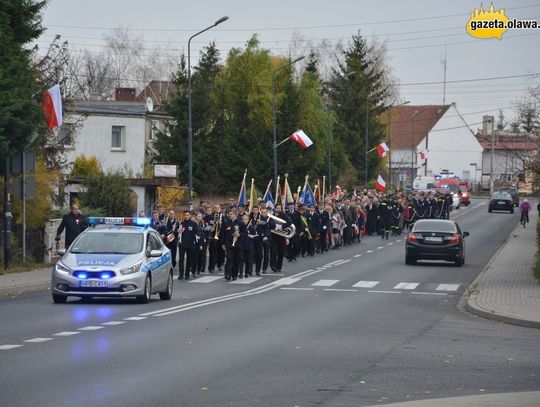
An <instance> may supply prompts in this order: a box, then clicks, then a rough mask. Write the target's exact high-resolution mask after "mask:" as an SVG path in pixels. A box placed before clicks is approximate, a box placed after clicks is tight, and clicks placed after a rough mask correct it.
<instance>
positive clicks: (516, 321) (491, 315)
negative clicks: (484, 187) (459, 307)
mask: <svg viewBox="0 0 540 407" xmlns="http://www.w3.org/2000/svg"><path fill="white" fill-rule="evenodd" d="M520 226H521V225H520V224H517V225H516V227H515V228H514V229H512V232H510V235H509V236H508V238H507V239H506V241H505V242H504V244H503V245H502V246H501V247H499V249H498V250H497V251H496V252H495V254H494V255H493V257H492V258H491V259H490V260H489V262H488V264H486V266H485V267H484V269H483V270H482V271H481V272H480V274H478V276H477V277H476V278H475V279H474V280H473V282H472V283H471V285H470V286H469V287H468V288H467V289H466V290H465V292H464V293H463V296H462V298H463V297H466V300H465V301H463V302H464V303H465V304H464V305H465V309H466V310H467V311H468V312H470V313H471V314H474V315H476V316H479V317H482V318H485V319H490V320H494V321H498V322H504V323H507V324H512V325H518V326H524V327H527V328H540V322H538V321H531V320H528V319H521V318H519V317H514V316H510V315H506V314H502V313H499V312H496V311H493V310H489V309H486V308H484V307H481V306H480V305H478V303H477V302H476V298H477V296H478V290H477V289H476V287H477V285H478V281H479V280H481V279H482V278H484V275H485V273H487V272H488V271H489V269H490V267H491V265H492V264H493V262H494V261H495V259H496V258H497V257H498V256H499V255H500V254H501V251H502V250H503V249H504V248H505V247H506V246H507V245H508V243H509V242H510V239H511V238H512V236H513V235H514V233H515V232H516V230H517V229H518V228H519V227H520ZM467 296H468V297H467ZM459 302H460V303H463V302H462V301H461V300H460V301H459Z"/></svg>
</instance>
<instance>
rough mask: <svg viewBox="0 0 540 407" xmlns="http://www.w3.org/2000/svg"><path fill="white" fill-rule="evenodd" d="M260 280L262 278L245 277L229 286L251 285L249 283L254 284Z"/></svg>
mask: <svg viewBox="0 0 540 407" xmlns="http://www.w3.org/2000/svg"><path fill="white" fill-rule="evenodd" d="M261 278H262V277H247V278H242V279H240V280H236V281H231V283H230V284H251V283H254V282H255V281H258V280H260V279H261Z"/></svg>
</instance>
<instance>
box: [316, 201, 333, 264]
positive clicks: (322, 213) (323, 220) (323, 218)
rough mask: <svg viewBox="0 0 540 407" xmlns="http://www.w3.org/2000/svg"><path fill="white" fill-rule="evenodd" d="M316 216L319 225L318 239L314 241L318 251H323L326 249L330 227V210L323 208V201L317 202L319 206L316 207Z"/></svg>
mask: <svg viewBox="0 0 540 407" xmlns="http://www.w3.org/2000/svg"><path fill="white" fill-rule="evenodd" d="M316 213H317V218H318V219H319V225H320V228H321V229H320V230H321V231H320V236H319V240H317V241H316V242H315V244H316V249H317V252H318V253H324V252H327V251H328V244H327V242H328V232H329V231H330V230H331V229H332V223H331V222H330V212H329V211H326V210H325V209H324V202H322V201H321V202H319V208H318V209H317V212H316Z"/></svg>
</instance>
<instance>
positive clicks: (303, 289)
mask: <svg viewBox="0 0 540 407" xmlns="http://www.w3.org/2000/svg"><path fill="white" fill-rule="evenodd" d="M280 289H281V290H289V291H313V290H314V288H309V287H306V288H302V287H281V288H280Z"/></svg>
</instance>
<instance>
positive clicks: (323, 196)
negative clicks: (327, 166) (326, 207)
mask: <svg viewBox="0 0 540 407" xmlns="http://www.w3.org/2000/svg"><path fill="white" fill-rule="evenodd" d="M325 195H326V175H323V177H322V199H323V202H324V198H326V196H325Z"/></svg>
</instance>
